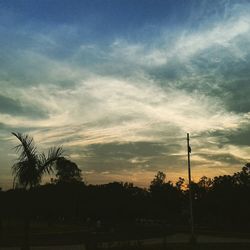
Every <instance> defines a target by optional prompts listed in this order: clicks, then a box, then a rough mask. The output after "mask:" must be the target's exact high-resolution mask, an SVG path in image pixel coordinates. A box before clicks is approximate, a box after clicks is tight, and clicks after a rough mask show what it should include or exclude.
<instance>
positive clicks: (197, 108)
mask: <svg viewBox="0 0 250 250" xmlns="http://www.w3.org/2000/svg"><path fill="white" fill-rule="evenodd" d="M249 11H250V3H249V1H229V0H221V1H184V0H183V1H181V0H179V1H176V0H175V1H163V0H161V1H160V0H157V1H156V0H154V1H151V0H140V1H139V0H138V1H132V0H131V1H125V0H113V1H111V0H102V1H101V0H99V1H98V0H96V1H93V0H92V1H85V0H84V1H56V0H53V1H52V0H43V1H39V0H37V1H31V0H30V1H28V0H25V1H24V0H20V1H12V0H10V1H0V37H1V39H0V45H1V51H0V86H1V93H0V140H1V149H0V159H1V160H0V166H1V168H0V186H2V187H5V188H6V187H9V186H11V182H12V176H11V166H12V164H13V163H14V161H15V158H16V155H15V152H14V151H13V150H12V148H13V146H14V145H16V143H17V141H15V138H13V136H11V132H12V131H15V132H23V133H28V134H30V135H31V136H33V137H34V139H35V141H36V142H37V144H38V145H39V148H40V149H41V150H45V151H46V149H47V148H48V147H50V146H54V145H55V146H56V145H63V146H64V148H65V150H66V152H67V155H68V157H70V158H71V160H73V161H75V162H76V163H77V164H78V165H79V167H80V168H81V169H82V171H83V176H84V178H85V180H86V181H87V182H88V183H105V182H109V181H114V180H115V181H132V182H134V183H135V184H137V185H141V186H147V185H148V184H149V182H150V180H151V179H152V178H153V176H154V174H155V172H156V171H158V170H161V171H164V172H166V173H167V178H168V179H170V180H173V181H174V180H176V179H177V178H178V176H183V177H186V152H185V150H186V144H185V143H186V141H185V136H186V133H187V132H190V134H191V141H192V148H193V151H192V152H193V154H192V165H193V173H194V178H195V179H198V178H199V177H201V176H203V175H207V176H210V177H212V176H215V175H221V174H230V173H233V172H234V171H238V170H239V169H240V168H241V167H242V166H243V165H244V164H245V163H246V162H248V161H249V160H250V150H249V143H250V127H249V120H250V101H249V94H250V88H249V80H250V73H249V66H250V65H249V64H250V62H249V60H250V45H249V44H250V35H249V34H250V32H249V31H250V17H249ZM46 178H49V177H46Z"/></svg>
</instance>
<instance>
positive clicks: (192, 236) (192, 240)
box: [187, 133, 195, 243]
mask: <svg viewBox="0 0 250 250" xmlns="http://www.w3.org/2000/svg"><path fill="white" fill-rule="evenodd" d="M190 154H191V147H190V145H189V133H187V156H188V184H189V210H190V233H191V238H190V242H191V243H194V242H195V236H194V216H193V195H192V183H191V164H190Z"/></svg>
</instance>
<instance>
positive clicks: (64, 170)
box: [56, 157, 82, 183]
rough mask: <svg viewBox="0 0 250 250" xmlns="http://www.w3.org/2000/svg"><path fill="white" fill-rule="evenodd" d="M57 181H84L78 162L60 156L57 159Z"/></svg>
mask: <svg viewBox="0 0 250 250" xmlns="http://www.w3.org/2000/svg"><path fill="white" fill-rule="evenodd" d="M56 171H57V172H56V177H57V180H56V182H59V183H72V182H80V181H82V177H81V169H79V168H78V166H77V165H76V163H74V162H72V161H70V160H68V159H66V158H65V157H59V158H58V159H57V161H56Z"/></svg>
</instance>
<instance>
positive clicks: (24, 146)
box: [12, 133, 63, 250]
mask: <svg viewBox="0 0 250 250" xmlns="http://www.w3.org/2000/svg"><path fill="white" fill-rule="evenodd" d="M12 134H13V135H14V136H15V137H16V138H17V139H18V140H19V141H20V144H19V145H17V146H16V147H15V149H16V151H17V153H19V157H18V159H17V162H16V163H15V164H14V165H13V166H12V170H13V175H14V183H13V184H14V185H13V186H16V184H18V185H20V186H22V187H24V188H25V189H26V190H27V189H31V188H33V187H36V186H38V185H39V183H40V182H41V180H42V176H43V174H44V173H46V172H47V173H49V172H50V171H51V170H52V169H51V168H52V165H53V164H54V162H55V161H56V160H57V159H58V158H59V157H60V156H61V155H62V153H63V151H62V148H61V147H58V148H56V147H53V148H50V149H49V151H48V155H47V156H46V155H45V154H44V153H38V151H37V148H36V146H35V143H34V140H33V138H32V137H30V136H28V135H23V134H21V133H12ZM24 198H25V199H24V200H23V202H24V203H25V204H26V205H28V206H27V210H26V211H25V214H24V219H25V223H24V242H23V246H22V248H21V249H22V250H29V249H30V246H29V235H30V219H31V218H30V216H31V212H32V209H31V205H32V203H31V200H32V196H31V194H30V193H29V192H27V193H26V195H25V197H24Z"/></svg>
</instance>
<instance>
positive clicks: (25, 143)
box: [12, 132, 37, 163]
mask: <svg viewBox="0 0 250 250" xmlns="http://www.w3.org/2000/svg"><path fill="white" fill-rule="evenodd" d="M12 134H13V135H14V136H15V137H16V138H17V139H18V140H19V141H20V142H21V143H20V144H19V145H17V146H16V147H15V150H16V151H17V153H19V157H18V161H25V160H28V161H30V162H34V163H35V162H36V161H37V148H36V146H35V144H34V140H33V138H32V137H29V136H28V135H25V134H21V133H14V132H12Z"/></svg>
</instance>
